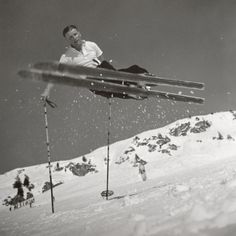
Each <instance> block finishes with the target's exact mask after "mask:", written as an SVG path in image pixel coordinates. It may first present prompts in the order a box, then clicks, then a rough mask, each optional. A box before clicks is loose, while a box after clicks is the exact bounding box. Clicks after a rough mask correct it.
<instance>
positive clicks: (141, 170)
mask: <svg viewBox="0 0 236 236" xmlns="http://www.w3.org/2000/svg"><path fill="white" fill-rule="evenodd" d="M135 162H136V163H139V166H138V169H139V174H140V175H141V177H142V180H143V181H146V180H147V174H146V170H145V165H146V164H147V162H146V161H144V160H142V159H141V158H140V157H139V156H138V155H137V154H135Z"/></svg>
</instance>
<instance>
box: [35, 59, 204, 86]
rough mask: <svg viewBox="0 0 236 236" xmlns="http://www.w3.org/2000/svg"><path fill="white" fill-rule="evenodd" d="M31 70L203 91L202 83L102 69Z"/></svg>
mask: <svg viewBox="0 0 236 236" xmlns="http://www.w3.org/2000/svg"><path fill="white" fill-rule="evenodd" d="M33 68H35V69H40V70H47V71H54V72H56V71H58V72H61V73H67V74H68V73H70V74H74V75H76V76H78V77H81V76H89V77H95V78H96V79H99V80H108V81H111V80H112V81H120V82H133V83H137V82H139V81H142V82H145V83H146V85H151V86H154V85H167V86H177V87H184V88H191V89H204V83H200V82H193V81H184V80H175V79H170V78H165V77H156V76H147V75H140V74H133V73H127V72H121V71H113V70H108V69H103V68H90V67H84V66H78V65H68V64H62V63H59V62H39V63H36V64H34V65H33Z"/></svg>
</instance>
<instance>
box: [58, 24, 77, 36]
mask: <svg viewBox="0 0 236 236" xmlns="http://www.w3.org/2000/svg"><path fill="white" fill-rule="evenodd" d="M72 29H77V30H78V27H77V26H75V25H67V26H66V27H65V28H64V29H63V31H62V34H63V36H64V37H65V36H66V34H67V33H68V32H69V31H70V30H72Z"/></svg>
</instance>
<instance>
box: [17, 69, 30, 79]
mask: <svg viewBox="0 0 236 236" xmlns="http://www.w3.org/2000/svg"><path fill="white" fill-rule="evenodd" d="M17 74H18V75H19V76H20V77H22V78H28V77H29V71H27V70H20V71H18V72H17Z"/></svg>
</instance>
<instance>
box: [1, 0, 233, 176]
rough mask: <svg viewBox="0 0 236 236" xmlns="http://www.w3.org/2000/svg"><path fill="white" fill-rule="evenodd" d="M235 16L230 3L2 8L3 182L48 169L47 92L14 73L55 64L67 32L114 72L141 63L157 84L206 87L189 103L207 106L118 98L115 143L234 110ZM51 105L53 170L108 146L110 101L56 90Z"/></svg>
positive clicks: (14, 0)
mask: <svg viewBox="0 0 236 236" xmlns="http://www.w3.org/2000/svg"><path fill="white" fill-rule="evenodd" d="M235 12H236V1H234V0H232V1H230V0H227V1H225V0H148V1H144V0H136V1H135V0H119V1H117V0H67V1H64V0H47V1H39V0H8V1H4V0H0V31H1V32H0V37H1V38H0V55H1V63H0V69H1V77H0V80H1V86H0V112H1V113H0V122H1V123H0V124H1V130H0V157H1V166H0V173H4V172H5V171H8V170H10V169H13V168H16V167H24V166H28V165H34V164H38V163H43V162H47V152H46V146H45V130H44V117H43V106H42V103H41V102H40V94H41V93H42V92H43V90H44V88H45V86H46V84H44V83H41V82H38V83H35V82H31V81H28V80H22V79H20V78H19V77H18V76H17V71H18V70H19V69H24V68H27V66H28V65H29V64H31V63H35V62H38V61H50V60H58V59H59V58H60V55H61V54H62V53H63V52H64V50H65V46H66V42H65V41H64V39H63V37H62V34H61V31H62V29H63V28H64V27H65V26H66V25H68V24H76V25H78V27H79V29H80V31H81V33H82V35H83V37H84V39H86V40H90V41H94V42H96V43H97V44H98V45H99V46H100V48H101V49H102V50H103V52H104V56H105V58H106V59H108V60H110V59H112V60H113V65H114V66H115V67H117V68H122V67H126V66H129V65H132V64H139V65H141V66H143V67H145V68H147V69H148V70H149V71H150V72H152V73H154V74H156V75H161V76H167V77H173V78H179V79H184V80H192V81H200V82H204V83H205V84H206V90H205V91H203V92H201V91H196V92H195V93H194V94H193V95H196V96H203V97H205V98H206V102H205V104H204V105H193V104H192V105H189V104H185V103H181V102H178V103H176V104H175V105H173V104H172V103H170V102H169V101H164V100H158V99H154V98H152V99H149V100H145V101H132V100H120V99H113V101H112V123H113V124H112V130H111V141H112V142H115V141H118V140H122V139H126V138H129V137H131V136H134V135H136V134H138V133H140V132H143V131H146V130H149V129H155V128H158V127H161V126H163V125H165V124H168V123H170V122H173V121H175V120H177V119H180V118H183V117H187V116H189V115H201V114H208V113H210V112H219V111H226V110H229V109H234V110H235V109H236V93H235V92H236V82H235V74H236V66H235V62H236V27H235V22H236V14H235ZM162 89H163V88H162ZM165 89H167V88H165ZM175 91H176V92H178V91H180V89H177V90H175ZM181 91H182V92H185V93H186V94H192V93H190V91H185V90H181ZM51 100H53V101H54V102H56V103H57V105H58V107H57V108H56V109H52V108H48V116H49V117H48V118H49V134H50V141H51V148H52V160H53V161H57V160H65V159H71V158H74V157H77V156H80V155H83V154H86V153H88V152H90V151H92V150H94V149H96V148H98V147H100V146H103V145H106V143H107V136H106V125H107V111H108V103H107V100H106V99H105V98H102V97H95V96H94V95H93V94H91V92H89V91H87V90H85V89H80V88H72V87H66V86H59V85H56V86H55V87H54V89H53V91H52V94H51Z"/></svg>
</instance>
